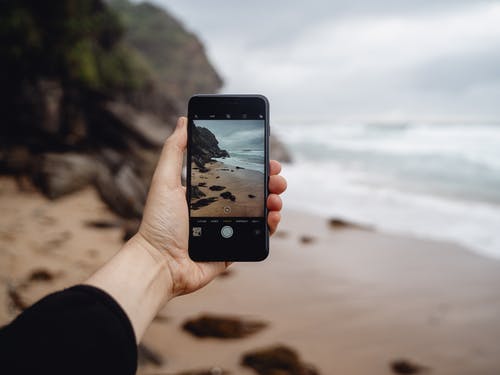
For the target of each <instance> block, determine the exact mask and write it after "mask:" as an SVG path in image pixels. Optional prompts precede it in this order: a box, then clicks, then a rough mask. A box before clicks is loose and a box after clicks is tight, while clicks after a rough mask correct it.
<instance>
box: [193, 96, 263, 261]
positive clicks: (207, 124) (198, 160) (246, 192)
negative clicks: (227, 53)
mask: <svg viewBox="0 0 500 375" xmlns="http://www.w3.org/2000/svg"><path fill="white" fill-rule="evenodd" d="M188 124H189V126H188V147H187V176H186V183H187V184H186V185H187V186H186V195H187V200H188V206H189V256H190V257H191V259H193V260H195V261H232V262H237V261H261V260H264V259H265V258H266V257H267V255H268V254H269V231H268V227H267V205H266V202H267V195H268V179H269V177H268V176H269V132H270V130H269V103H268V100H267V99H266V97H264V96H262V95H196V96H193V97H191V99H190V100H189V105H188Z"/></svg>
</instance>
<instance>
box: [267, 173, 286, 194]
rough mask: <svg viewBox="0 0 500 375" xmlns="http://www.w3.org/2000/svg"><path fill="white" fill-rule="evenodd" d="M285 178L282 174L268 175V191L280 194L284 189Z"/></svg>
mask: <svg viewBox="0 0 500 375" xmlns="http://www.w3.org/2000/svg"><path fill="white" fill-rule="evenodd" d="M286 185H287V184H286V180H285V178H284V177H283V176H278V175H275V176H270V177H269V192H270V193H274V194H281V193H283V192H284V191H285V190H286Z"/></svg>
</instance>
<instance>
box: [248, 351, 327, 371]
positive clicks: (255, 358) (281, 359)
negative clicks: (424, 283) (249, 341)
mask: <svg viewBox="0 0 500 375" xmlns="http://www.w3.org/2000/svg"><path fill="white" fill-rule="evenodd" d="M241 364H242V365H243V366H246V367H250V368H252V369H254V370H255V371H256V372H257V373H258V374H260V375H285V374H286V375H318V374H319V372H318V371H317V370H316V369H315V368H314V367H313V366H311V365H309V364H305V363H303V362H302V361H301V359H300V357H299V355H298V354H297V352H296V351H295V350H293V349H291V348H289V347H287V346H283V345H278V346H273V347H270V348H265V349H260V350H256V351H253V352H249V353H246V354H244V355H243V357H242V360H241Z"/></svg>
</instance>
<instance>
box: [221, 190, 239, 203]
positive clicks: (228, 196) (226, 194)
mask: <svg viewBox="0 0 500 375" xmlns="http://www.w3.org/2000/svg"><path fill="white" fill-rule="evenodd" d="M220 196H221V197H222V198H224V199H229V200H231V201H233V202H234V201H235V200H236V197H235V196H234V195H233V194H232V193H231V192H230V191H225V192H223V193H220Z"/></svg>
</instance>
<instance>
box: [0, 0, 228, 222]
mask: <svg viewBox="0 0 500 375" xmlns="http://www.w3.org/2000/svg"><path fill="white" fill-rule="evenodd" d="M0 43H1V45H2V48H1V49H0V81H1V82H2V85H0V97H1V98H2V105H1V106H0V121H1V122H2V125H1V126H0V173H3V174H12V175H16V176H19V178H20V179H22V180H26V179H30V180H31V181H32V182H33V183H34V184H35V186H37V187H38V188H39V189H40V190H41V191H42V192H44V193H45V194H46V195H47V196H48V197H50V198H53V199H55V198H58V197H60V196H63V195H65V194H68V193H71V192H73V191H75V190H78V189H80V188H82V187H84V186H87V185H89V184H93V185H94V186H96V188H97V190H98V191H99V193H100V195H101V197H102V199H103V200H104V201H105V202H106V203H107V204H108V205H109V207H110V208H111V209H112V210H114V211H115V212H116V213H118V214H119V215H121V216H123V217H128V218H139V217H140V216H141V214H142V208H143V205H144V201H145V197H146V193H147V187H148V184H149V181H150V178H151V175H152V172H153V170H154V166H155V164H156V161H157V157H158V153H159V148H160V147H161V146H162V144H163V141H164V140H165V138H166V137H167V136H168V134H169V133H170V132H171V131H172V128H173V124H174V122H175V119H176V117H177V116H178V115H179V114H183V113H185V108H184V107H185V103H186V102H187V98H188V97H189V96H190V95H192V94H195V93H198V92H204V93H211V92H217V91H218V90H219V89H220V87H221V85H222V81H221V79H220V77H219V75H218V74H217V72H216V71H215V69H214V68H213V66H212V65H211V64H210V62H209V60H208V58H207V56H206V54H205V52H204V49H203V46H202V44H201V43H200V41H199V40H198V38H197V37H196V36H195V35H193V34H192V33H190V32H188V31H186V30H185V29H184V27H183V26H182V24H180V23H179V22H178V21H177V20H175V19H174V18H173V17H172V16H171V15H169V14H168V13H167V12H166V11H164V10H162V9H160V8H158V7H156V6H154V5H151V4H148V3H141V4H133V3H130V2H129V1H128V0H110V1H107V2H104V1H102V0H66V1H60V2H41V1H34V0H18V1H15V2H1V4H0ZM202 138H203V137H202Z"/></svg>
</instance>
